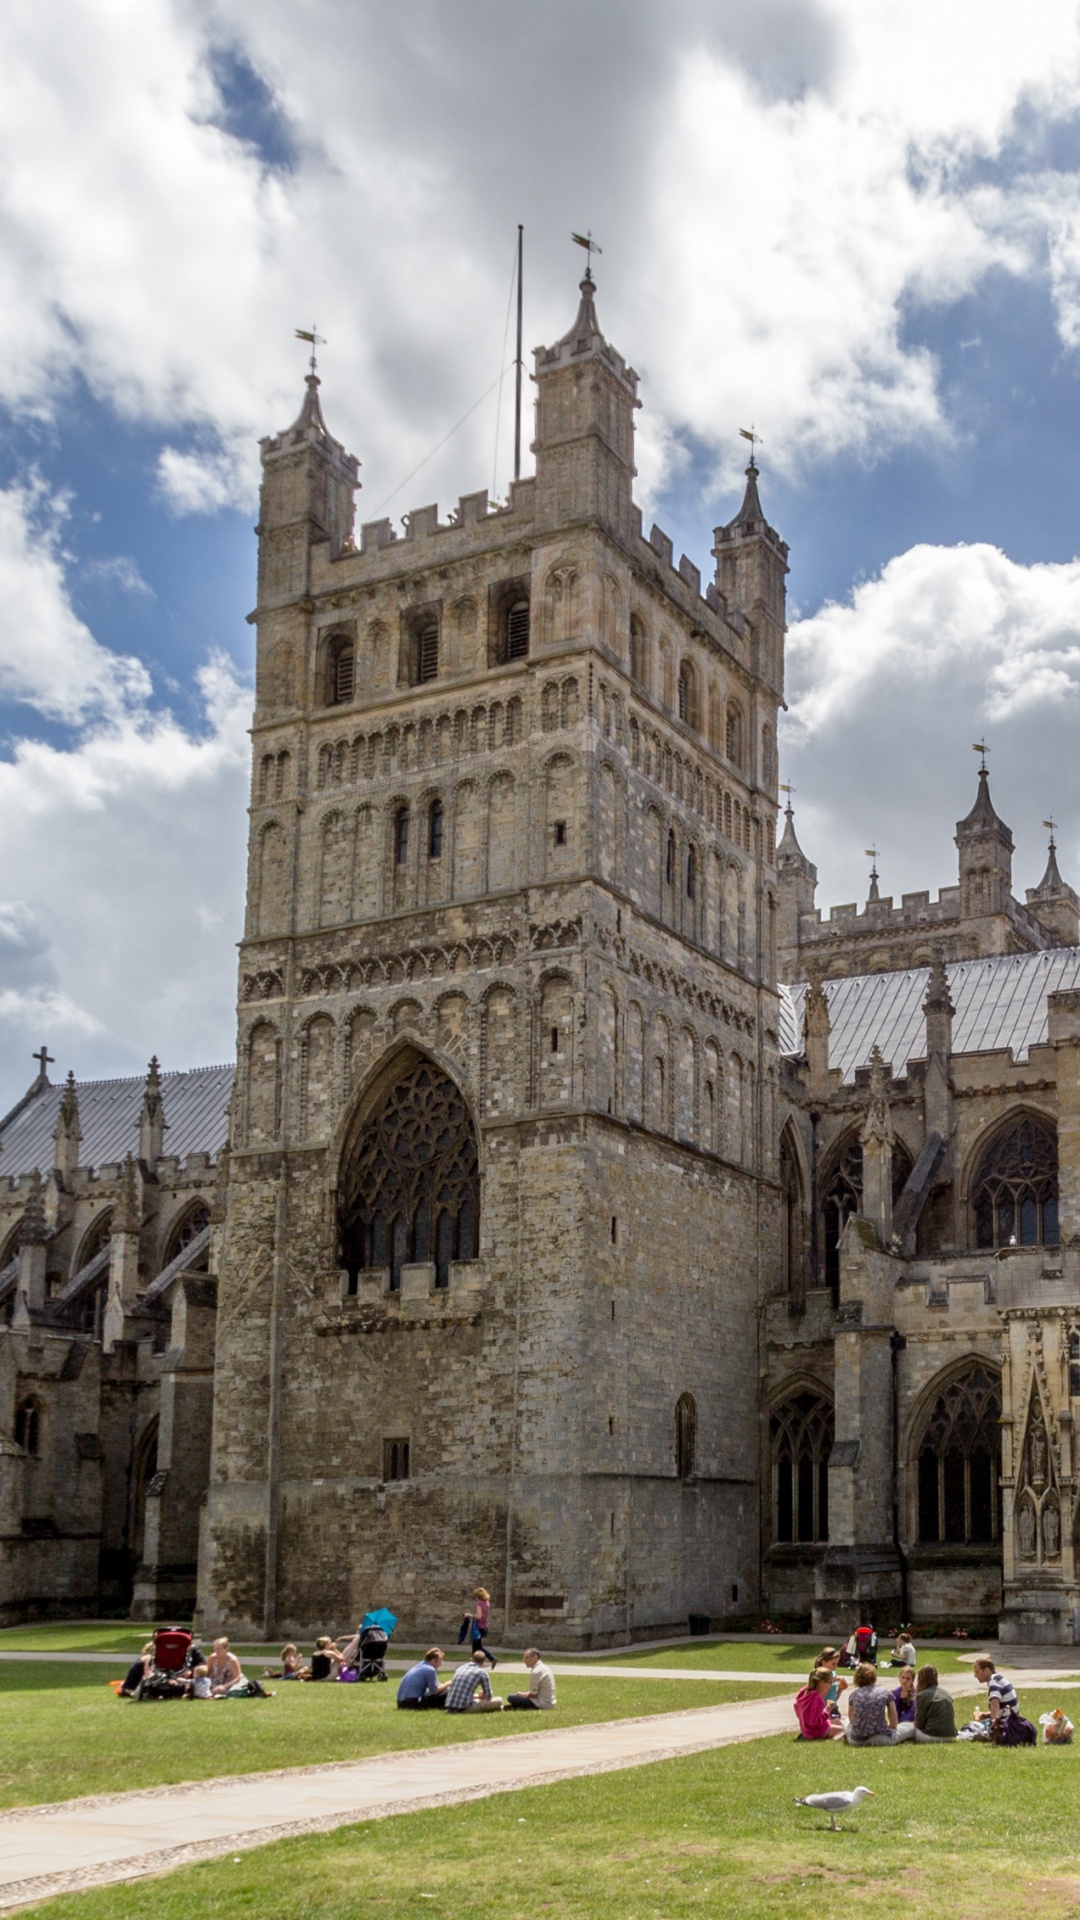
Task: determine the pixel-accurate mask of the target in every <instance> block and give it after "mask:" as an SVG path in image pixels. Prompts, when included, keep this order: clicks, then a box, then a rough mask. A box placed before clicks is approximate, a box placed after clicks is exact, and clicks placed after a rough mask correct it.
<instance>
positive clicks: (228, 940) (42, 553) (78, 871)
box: [0, 484, 251, 1108]
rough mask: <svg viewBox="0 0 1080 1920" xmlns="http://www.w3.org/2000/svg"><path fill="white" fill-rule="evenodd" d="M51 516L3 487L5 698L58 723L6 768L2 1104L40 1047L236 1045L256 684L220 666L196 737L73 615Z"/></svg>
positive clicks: (81, 1056)
mask: <svg viewBox="0 0 1080 1920" xmlns="http://www.w3.org/2000/svg"><path fill="white" fill-rule="evenodd" d="M63 509H64V503H63V502H59V503H57V502H56V501H52V500H50V499H49V497H48V496H47V494H46V493H45V491H44V489H43V488H42V487H41V486H40V484H35V485H33V486H29V487H23V488H19V487H13V488H9V489H8V490H7V491H6V492H0V692H2V693H3V694H4V695H6V696H7V698H8V699H9V700H15V701H17V702H19V703H20V705H21V706H22V707H23V708H24V709H28V710H32V711H33V712H36V713H37V714H39V715H42V716H45V717H46V718H48V719H49V720H51V721H54V722H60V723H62V724H61V725H60V726H54V727H52V728H50V729H49V730H48V731H47V733H46V735H45V737H30V736H28V735H27V734H25V733H24V734H23V735H22V737H18V738H16V739H15V741H14V742H13V744H12V746H11V749H10V757H8V758H7V759H4V760H0V817H2V818H3V821H4V834H3V838H2V840H0V1036H2V1037H3V1041H4V1044H3V1047H2V1048H0V1057H2V1058H3V1062H4V1067H3V1072H2V1074H0V1108H3V1106H4V1104H5V1101H6V1100H7V1099H9V1098H14V1097H16V1096H17V1095H18V1093H19V1092H20V1091H21V1090H22V1086H23V1084H24V1082H26V1081H27V1080H28V1079H29V1077H30V1061H29V1055H30V1051H31V1048H32V1047H33V1046H36V1045H38V1044H39V1043H40V1041H41V1038H42V1036H43V1035H44V1036H45V1037H46V1038H47V1039H48V1041H49V1043H50V1045H51V1047H52V1050H53V1052H54V1053H57V1050H58V1049H61V1050H62V1051H63V1055H64V1061H63V1064H64V1065H65V1066H67V1065H73V1066H75V1067H76V1070H77V1071H79V1072H80V1073H82V1074H84V1075H85V1074H86V1073H89V1072H93V1071H95V1070H97V1071H102V1070H104V1071H109V1072H115V1071H116V1070H117V1068H118V1065H121V1064H123V1063H126V1064H127V1065H128V1067H129V1069H131V1070H134V1069H136V1068H137V1067H138V1066H139V1064H140V1063H141V1062H142V1061H144V1060H145V1058H148V1057H149V1054H150V1053H151V1052H153V1051H155V1050H156V1051H157V1052H158V1053H159V1054H161V1055H162V1057H163V1058H164V1057H171V1058H172V1059H174V1060H177V1061H185V1060H200V1059H201V1060H206V1059H207V1058H220V1057H222V1056H224V1057H227V1056H228V1053H229V1050H230V1045H231V1032H232V1011H231V1009H232V1002H233V997H234V995H233V986H234V982H233V978H232V972H233V969H232V958H231V944H232V941H233V940H234V939H235V937H236V935H237V933H238V931H239V922H240V917H241V914H242V907H243V841H244V800H245V787H246V767H247V759H248V743H247V735H246V728H247V723H248V719H249V715H250V703H251V695H250V689H249V688H247V687H246V686H244V685H242V684H241V683H240V682H239V681H238V679H237V677H236V675H235V672H234V670H233V668H232V666H231V664H230V663H229V662H228V661H227V660H225V659H224V658H221V657H217V656H214V657H211V658H209V659H207V660H205V661H204V662H203V664H202V665H201V667H200V668H199V669H198V670H197V672H196V675H195V682H196V693H197V705H198V708H199V713H198V718H197V721H196V723H195V724H194V725H193V726H192V725H184V724H182V723H181V722H180V721H179V720H178V719H177V718H176V717H175V716H174V715H173V714H172V713H171V712H169V711H168V710H167V709H165V708H162V707H160V706H158V705H155V704H154V698H153V688H152V686H151V681H150V677H149V675H148V674H147V673H146V671H145V669H144V668H142V667H141V666H140V665H139V664H138V663H137V662H134V661H131V660H127V659H125V658H123V657H121V656H119V655H117V654H115V653H113V652H112V651H111V650H110V649H109V648H108V647H106V646H104V645H102V644H101V643H100V642H99V641H98V640H97V639H96V637H95V636H94V635H93V634H92V633H91V631H90V630H89V628H88V627H87V626H86V625H85V623H84V622H83V621H82V620H80V619H79V618H78V616H77V615H76V614H75V612H74V610H73V608H72V605H71V601H70V598H69V593H68V585H67V577H66V566H67V563H66V556H65V554H64V552H63V550H62V547H61V544H60V532H61V529H62V526H63V518H64V511H63ZM16 711H18V709H16Z"/></svg>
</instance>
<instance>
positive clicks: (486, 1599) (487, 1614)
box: [469, 1587, 498, 1667]
mask: <svg viewBox="0 0 1080 1920" xmlns="http://www.w3.org/2000/svg"><path fill="white" fill-rule="evenodd" d="M490 1623H491V1595H490V1593H489V1592H488V1590H487V1588H486V1587H477V1589H476V1592H475V1593H474V1595H473V1611H472V1631H471V1633H470V1635H469V1638H470V1640H471V1641H472V1650H473V1652H474V1653H475V1652H476V1649H477V1647H484V1636H485V1634H486V1633H487V1630H488V1627H489V1625H490ZM484 1652H485V1653H486V1654H487V1657H488V1659H489V1660H490V1661H491V1664H492V1666H493V1667H494V1666H497V1665H498V1662H497V1661H496V1659H495V1655H494V1654H493V1653H489V1652H488V1649H487V1648H486V1647H484Z"/></svg>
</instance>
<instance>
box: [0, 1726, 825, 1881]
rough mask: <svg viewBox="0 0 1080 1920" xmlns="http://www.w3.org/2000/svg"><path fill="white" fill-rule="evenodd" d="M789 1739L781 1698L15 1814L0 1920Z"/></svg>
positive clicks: (4, 1833)
mask: <svg viewBox="0 0 1080 1920" xmlns="http://www.w3.org/2000/svg"><path fill="white" fill-rule="evenodd" d="M791 1726H792V1721H791V1703H790V1700H789V1699H788V1698H787V1697H786V1696H782V1697H781V1698H779V1699H776V1700H772V1699H770V1700H746V1701H740V1702H738V1703H735V1704H730V1705H727V1706H719V1707H696V1708H691V1709H689V1710H688V1711H685V1712H682V1713H670V1714H654V1715H651V1716H649V1717H647V1718H642V1719H634V1720H619V1721H611V1722H605V1723H603V1724H600V1725H597V1724H590V1725H587V1726H578V1727H551V1728H543V1729H538V1730H537V1731H536V1732H535V1733H533V1732H530V1733H523V1734H511V1735H509V1736H507V1737H505V1738H503V1739H500V1740H497V1741H483V1742H477V1743H470V1744H468V1745H454V1746H443V1747H429V1748H425V1749H422V1750H420V1751H417V1750H416V1749H412V1750H410V1751H408V1752H404V1753H401V1752H399V1753H393V1754H383V1755H380V1756H378V1757H377V1758H373V1759H370V1760H359V1761H339V1762H336V1763H332V1764H330V1765H328V1766H318V1767H290V1768H287V1769H283V1770H282V1771H281V1772H278V1773H259V1774H242V1775H234V1776H232V1777H227V1778H218V1779H213V1780H205V1781H198V1782H192V1783H189V1784H185V1785H183V1786H175V1787H155V1788H150V1789H143V1790H142V1791H139V1792H136V1793H116V1794H95V1795H92V1796H88V1797H85V1798H82V1799H79V1800H64V1801H60V1802H59V1803H57V1804H54V1805H52V1806H39V1807H25V1808H19V1809H17V1810H16V1811H14V1812H12V1813H8V1814H4V1815H3V1816H0V1911H3V1912H7V1911H11V1910H12V1909H14V1908H17V1907H22V1906H28V1905H30V1904H32V1903H33V1902H35V1901H38V1900H44V1899H47V1898H49V1897H50V1896H51V1895H54V1894H61V1893H77V1892H81V1891H83V1890H84V1889H85V1888H88V1887H99V1886H106V1885H109V1884H112V1883H115V1882H117V1881H122V1880H136V1879H141V1878H143V1877H144V1876H146V1875H150V1874H157V1873H164V1872H167V1871H168V1870H169V1869H170V1868H172V1867H179V1866H193V1865H196V1864H197V1863H198V1862H200V1861H204V1860H214V1859H218V1858H221V1857H222V1856H223V1855H226V1854H230V1853H233V1854H235V1853H240V1852H246V1851H247V1850H249V1849H250V1848H252V1847H258V1846H264V1845H265V1844H266V1843H267V1842H268V1841H272V1840H284V1839H288V1838H292V1837H294V1836H296V1835H300V1834H308V1833H326V1832H329V1831H331V1830H332V1829H333V1828H335V1827H341V1826H350V1825H355V1824H357V1823H358V1822H360V1821H366V1820H379V1819H387V1818H389V1817H390V1816H392V1815H394V1814H399V1813H416V1812H419V1811H421V1810H422V1809H426V1808H429V1807H440V1806H453V1805H454V1804H456V1803H457V1802H459V1801H464V1800H481V1799H485V1798H487V1797H488V1796H489V1795H490V1794H495V1793H511V1792H514V1791H515V1790H516V1789H518V1788H522V1787H533V1786H547V1785H552V1784H554V1783H555V1782H556V1781H559V1780H572V1779H575V1778H579V1777H580V1776H581V1775H584V1774H592V1773H609V1772H615V1771H617V1770H619V1769H621V1768H626V1767H640V1766H645V1765H648V1764H650V1763H651V1762H654V1761H657V1760H672V1759H677V1758H680V1757H681V1756H682V1755H684V1754H691V1753H702V1752H706V1751H707V1750H708V1749H710V1748H713V1747H722V1746H728V1745H731V1744H732V1743H734V1742H736V1741H741V1740H756V1739H760V1738H761V1736H762V1735H764V1734H772V1733H788V1732H790V1731H791Z"/></svg>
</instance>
